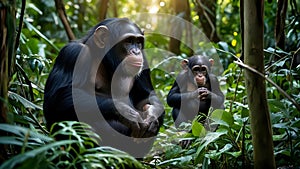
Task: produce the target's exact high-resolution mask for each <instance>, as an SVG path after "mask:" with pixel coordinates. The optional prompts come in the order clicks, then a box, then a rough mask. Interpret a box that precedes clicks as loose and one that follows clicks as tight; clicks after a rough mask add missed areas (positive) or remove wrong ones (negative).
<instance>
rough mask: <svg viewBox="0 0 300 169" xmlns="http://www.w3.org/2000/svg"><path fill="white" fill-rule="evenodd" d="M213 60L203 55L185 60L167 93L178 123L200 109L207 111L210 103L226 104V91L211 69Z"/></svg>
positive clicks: (192, 116)
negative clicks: (222, 89)
mask: <svg viewBox="0 0 300 169" xmlns="http://www.w3.org/2000/svg"><path fill="white" fill-rule="evenodd" d="M213 63H214V60H213V59H208V58H206V57H204V56H201V55H195V56H192V57H190V58H188V59H184V60H182V62H181V66H182V69H183V70H182V71H181V72H180V73H179V75H178V76H177V78H176V81H175V82H174V84H173V86H172V88H171V90H170V91H169V93H168V96H167V103H168V105H169V106H171V107H173V110H172V117H173V120H174V121H175V126H176V127H178V126H179V125H180V124H181V123H182V122H188V121H189V120H193V119H194V118H195V116H196V115H198V113H199V112H200V113H204V114H205V115H207V114H208V111H209V109H210V107H213V108H223V102H224V94H223V93H222V91H221V90H220V86H219V81H218V79H217V77H216V76H215V75H214V74H212V73H211V66H212V65H213ZM202 120H203V119H202Z"/></svg>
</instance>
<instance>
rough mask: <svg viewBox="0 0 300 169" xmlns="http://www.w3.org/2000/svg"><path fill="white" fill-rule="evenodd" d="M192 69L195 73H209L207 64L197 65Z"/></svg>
mask: <svg viewBox="0 0 300 169" xmlns="http://www.w3.org/2000/svg"><path fill="white" fill-rule="evenodd" d="M192 71H193V74H194V75H197V74H202V75H204V76H205V75H206V74H207V68H206V67H205V66H200V65H196V66H194V67H193V68H192Z"/></svg>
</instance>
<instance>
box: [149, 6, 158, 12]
mask: <svg viewBox="0 0 300 169" xmlns="http://www.w3.org/2000/svg"><path fill="white" fill-rule="evenodd" d="M158 10H159V8H158V6H151V7H150V9H149V13H157V12H158Z"/></svg>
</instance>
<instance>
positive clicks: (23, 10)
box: [15, 0, 26, 51]
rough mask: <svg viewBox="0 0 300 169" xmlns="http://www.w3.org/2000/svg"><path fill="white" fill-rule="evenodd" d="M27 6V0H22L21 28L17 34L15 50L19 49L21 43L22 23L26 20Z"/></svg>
mask: <svg viewBox="0 0 300 169" xmlns="http://www.w3.org/2000/svg"><path fill="white" fill-rule="evenodd" d="M25 6H26V0H22V7H21V13H20V21H19V30H18V33H17V36H16V44H15V51H17V49H18V47H19V43H20V36H21V31H22V25H23V20H24V13H25Z"/></svg>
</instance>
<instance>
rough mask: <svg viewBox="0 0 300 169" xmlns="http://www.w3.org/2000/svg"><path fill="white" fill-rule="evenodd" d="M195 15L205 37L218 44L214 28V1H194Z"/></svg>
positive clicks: (218, 39) (215, 28)
mask: <svg viewBox="0 0 300 169" xmlns="http://www.w3.org/2000/svg"><path fill="white" fill-rule="evenodd" d="M195 5H196V7H197V14H198V16H199V21H200V23H201V27H202V29H203V32H204V33H205V35H206V36H207V37H208V38H209V40H210V41H212V42H219V41H220V38H219V37H218V34H217V27H216V20H217V19H216V18H217V17H216V0H209V1H208V0H196V2H195Z"/></svg>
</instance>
